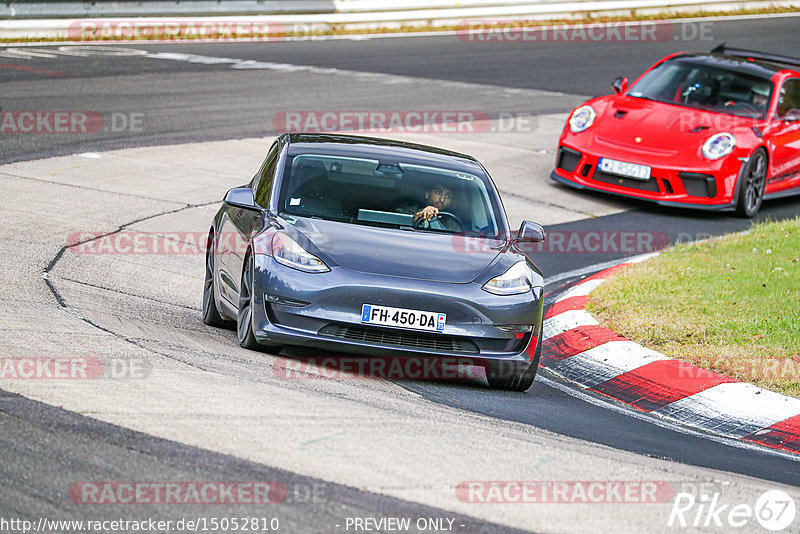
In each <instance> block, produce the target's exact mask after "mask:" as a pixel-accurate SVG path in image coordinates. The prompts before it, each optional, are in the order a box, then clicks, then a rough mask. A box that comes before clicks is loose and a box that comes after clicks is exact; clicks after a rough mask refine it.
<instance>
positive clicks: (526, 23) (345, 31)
mask: <svg viewBox="0 0 800 534" xmlns="http://www.w3.org/2000/svg"><path fill="white" fill-rule="evenodd" d="M798 11H800V8H798V7H793V6H788V7H779V6H775V7H765V8H759V9H732V10H727V11H695V12H677V13H658V14H652V15H642V14H638V13H636V10H631V12H630V14H629V15H617V16H602V15H594V14H592V13H591V12H585V13H582V14H576V15H577V16H575V17H573V18H558V19H548V20H514V21H512V20H506V21H504V22H502V23H501V24H486V25H478V26H475V28H484V29H491V28H505V27H511V28H517V27H523V28H532V27H536V26H549V25H561V24H592V23H604V22H629V21H644V20H674V19H690V18H701V17H725V16H736V15H767V14H781V13H796V12H798ZM498 20H503V18H502V17H499V18H498ZM509 25H510V26H509ZM463 29H464V28H463V27H459V26H451V25H437V24H434V23H433V22H432V21H429V24H426V25H403V26H400V27H393V28H374V29H352V28H347V27H346V25H336V24H334V25H331V27H330V28H329V29H327V30H313V31H309V32H302V33H292V32H288V33H281V34H277V33H263V34H260V33H256V34H246V35H242V37H241V38H242V39H249V38H253V39H265V38H268V37H269V38H278V39H280V38H285V37H298V38H303V37H308V38H310V37H321V36H329V35H368V34H379V33H413V32H430V31H455V30H463ZM215 38H220V39H226V40H233V39H236V35H235V34H233V35H228V34H225V35H223V34H219V35H211V34H210V35H202V36H199V37H197V39H198V40H213V39H215ZM153 39H161V37H151V38H150V39H148V38H147V37H146V36H140V37H138V38H133V37H106V36H102V37H94V38H83V39H80V38H65V37H58V38H55V37H54V38H41V39H31V38H26V37H21V38H2V39H0V43H31V42H42V43H46V42H51V41H52V42H63V41H75V42H82V41H133V42H136V41H147V40H153ZM182 40H192V38H191V36H190V37H184V38H183V39H182Z"/></svg>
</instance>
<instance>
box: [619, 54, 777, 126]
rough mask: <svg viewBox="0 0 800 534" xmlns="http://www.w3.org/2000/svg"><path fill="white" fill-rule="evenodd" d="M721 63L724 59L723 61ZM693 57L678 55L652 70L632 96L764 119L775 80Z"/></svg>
mask: <svg viewBox="0 0 800 534" xmlns="http://www.w3.org/2000/svg"><path fill="white" fill-rule="evenodd" d="M720 63H722V62H721V61H720ZM735 66H736V63H735V62H731V68H730V69H727V68H724V67H722V66H716V65H709V64H707V63H704V62H702V61H697V60H692V59H690V58H681V57H679V58H674V59H671V60H668V61H665V62H664V63H662V64H661V65H658V66H657V67H656V68H654V69H653V70H651V71H650V72H648V73H647V74H646V75H645V76H644V77H643V78H642V79H641V80H639V82H638V83H637V84H636V85H634V86H633V87H631V89H630V90H629V91H628V93H627V94H628V95H629V96H633V97H638V98H647V99H650V100H656V101H658V102H668V103H671V104H677V105H680V106H686V107H692V108H699V109H704V110H708V111H714V112H718V113H727V114H729V115H737V116H740V117H750V118H754V119H764V117H765V116H766V112H767V108H768V106H769V101H770V97H771V95H772V88H773V84H772V82H770V81H769V80H767V79H765V78H761V77H758V76H754V75H751V74H748V73H744V72H739V71H737V70H735Z"/></svg>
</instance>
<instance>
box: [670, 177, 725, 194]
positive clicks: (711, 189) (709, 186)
mask: <svg viewBox="0 0 800 534" xmlns="http://www.w3.org/2000/svg"><path fill="white" fill-rule="evenodd" d="M678 176H679V177H680V179H681V182H682V183H683V188H684V189H685V190H686V194H687V195H691V196H693V197H705V198H714V197H715V196H717V181H716V180H715V179H714V177H713V176H711V175H710V174H701V173H699V172H681V173H678Z"/></svg>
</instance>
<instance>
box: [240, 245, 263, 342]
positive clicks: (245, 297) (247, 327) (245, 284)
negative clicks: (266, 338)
mask: <svg viewBox="0 0 800 534" xmlns="http://www.w3.org/2000/svg"><path fill="white" fill-rule="evenodd" d="M254 275H255V269H254V263H253V256H247V258H246V259H245V262H244V269H243V270H242V283H241V284H239V313H237V314H236V337H238V338H239V345H241V346H242V347H244V348H246V349H250V350H259V349H260V346H259V344H258V341H256V337H255V336H254V335H253V277H254Z"/></svg>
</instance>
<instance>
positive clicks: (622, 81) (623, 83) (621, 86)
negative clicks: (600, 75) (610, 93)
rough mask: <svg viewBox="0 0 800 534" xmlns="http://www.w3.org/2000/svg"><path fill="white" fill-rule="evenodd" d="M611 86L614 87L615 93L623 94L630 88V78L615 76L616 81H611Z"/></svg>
mask: <svg viewBox="0 0 800 534" xmlns="http://www.w3.org/2000/svg"><path fill="white" fill-rule="evenodd" d="M611 87H613V88H614V92H615V93H617V94H618V95H621V94H622V93H624V92H625V90H626V89H627V88H628V78H624V77H622V76H620V77H619V78H615V79H614V81H613V82H611Z"/></svg>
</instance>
